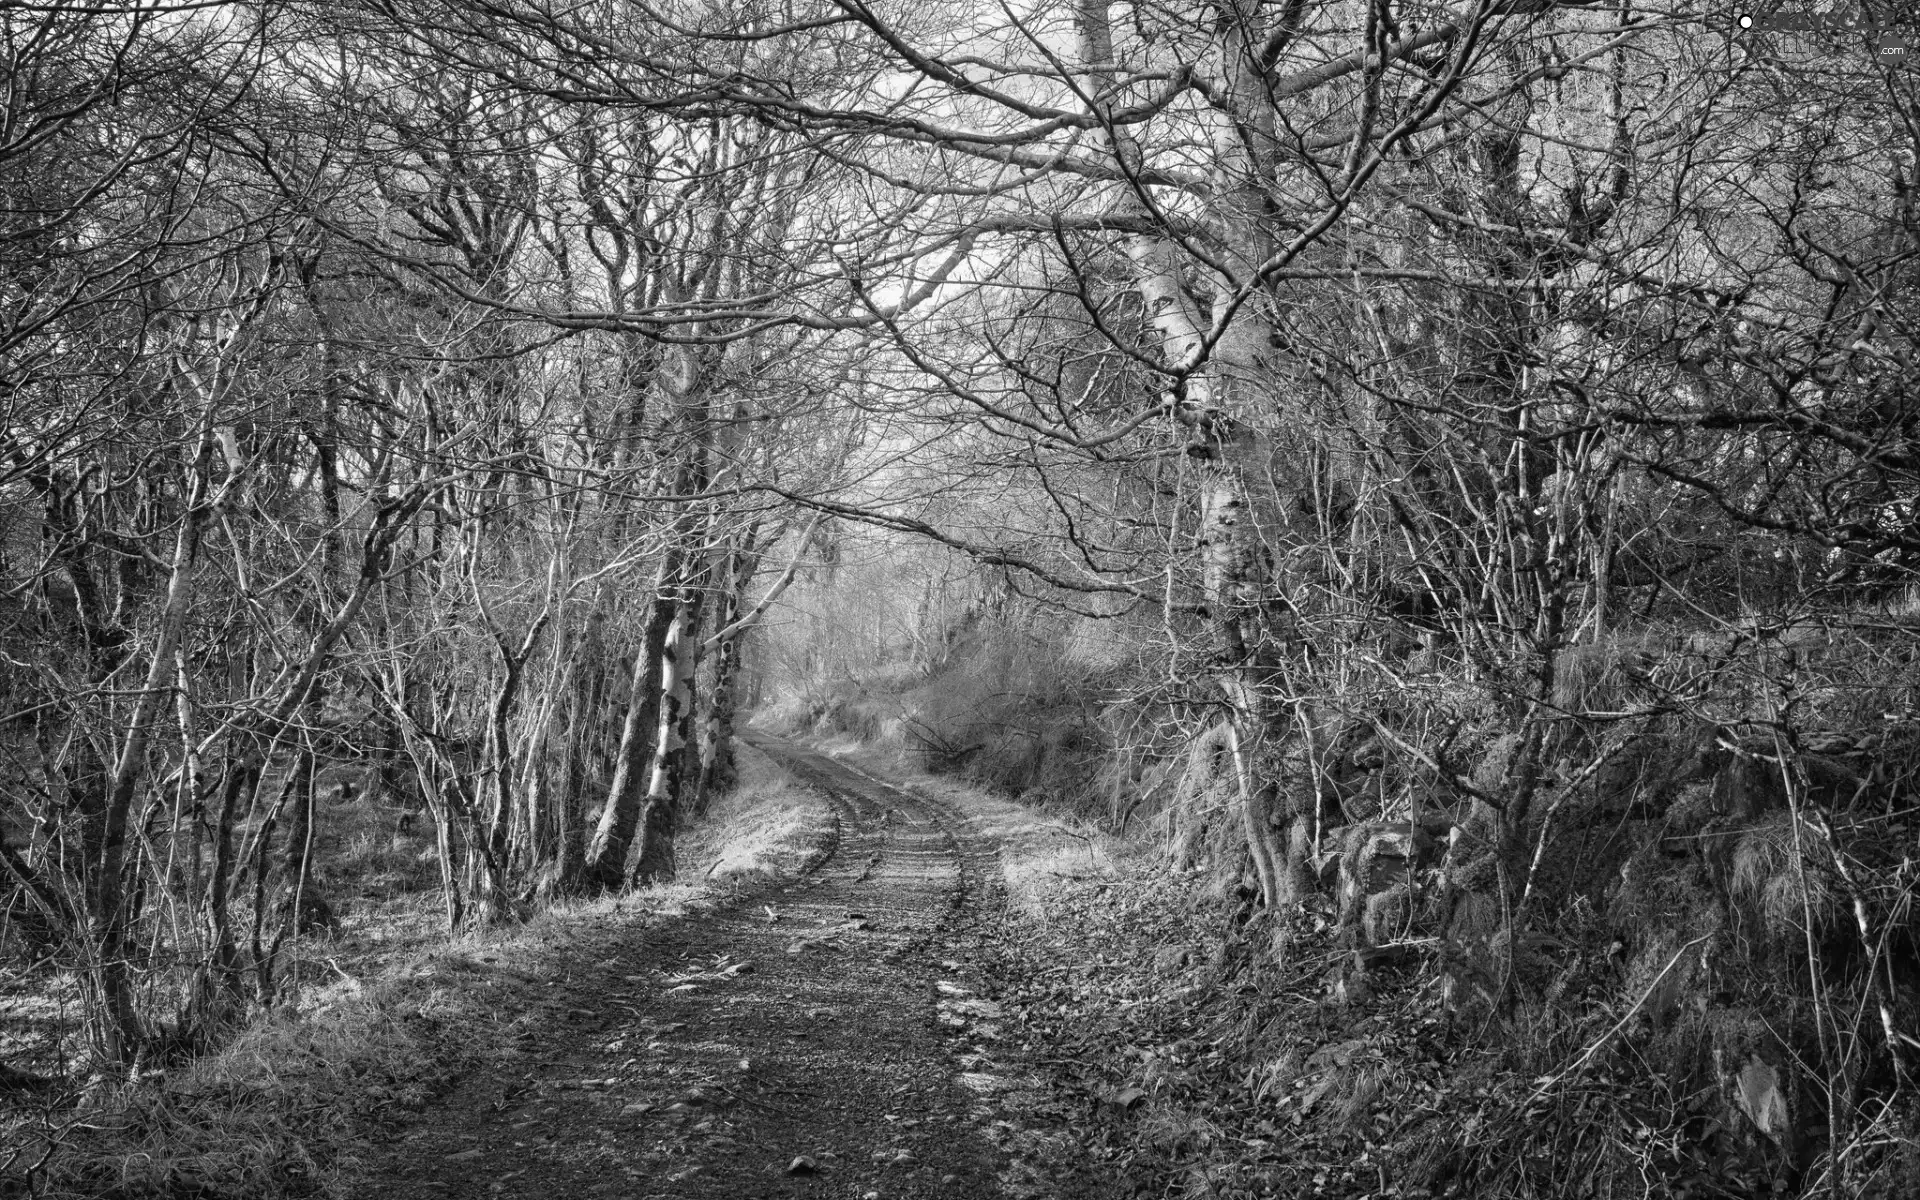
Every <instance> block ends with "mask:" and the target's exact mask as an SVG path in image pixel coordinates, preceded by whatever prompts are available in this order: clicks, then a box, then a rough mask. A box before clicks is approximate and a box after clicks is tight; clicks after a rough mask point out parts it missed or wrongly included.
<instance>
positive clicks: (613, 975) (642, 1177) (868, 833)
mask: <svg viewBox="0 0 1920 1200" xmlns="http://www.w3.org/2000/svg"><path fill="white" fill-rule="evenodd" d="M750 740H751V741H752V742H753V743H754V744H755V745H756V746H758V747H759V748H760V749H761V750H762V751H764V752H765V753H767V754H769V755H771V756H772V757H773V758H775V759H776V760H777V761H778V762H780V764H781V765H782V766H783V767H785V768H786V769H787V770H789V771H790V772H792V773H793V774H794V775H796V776H798V777H799V778H800V779H802V780H803V781H804V782H806V783H807V784H808V785H809V786H811V787H813V788H814V789H816V790H817V791H818V792H820V793H821V794H822V795H823V796H824V797H825V798H826V799H827V801H828V802H829V803H830V804H831V805H832V806H833V808H834V811H835V814H836V817H837V819H838V825H839V829H838V836H837V838H836V839H835V840H834V842H833V843H832V844H831V847H830V849H829V851H828V853H827V855H826V856H825V858H824V859H823V861H821V862H819V863H818V864H816V865H815V867H814V868H813V870H812V871H811V872H810V873H809V874H808V875H807V876H805V877H804V878H802V879H800V880H798V881H795V882H793V883H790V884H788V885H785V886H783V887H778V888H775V889H770V890H767V891H764V892H762V893H760V894H758V895H756V896H754V897H752V898H750V899H747V900H743V901H740V902H737V903H734V904H731V905H728V906H725V907H723V908H718V909H712V910H707V911H704V912H696V913H693V914H690V915H688V916H686V917H682V918H677V919H673V920H669V921H667V922H664V923H659V924H653V925H650V926H647V927H643V928H637V927H633V926H628V927H626V928H624V929H621V928H615V929H612V930H609V931H608V933H607V935H606V936H605V937H604V939H603V940H599V941H597V942H595V941H587V942H582V943H580V944H577V945H574V946H570V947H569V948H568V949H567V950H566V951H565V952H564V953H562V954H561V955H560V956H558V957H557V958H556V960H555V961H554V962H553V964H552V968H553V976H554V977H553V978H552V979H550V980H548V981H545V983H544V986H536V985H538V984H539V983H540V981H533V983H531V984H529V986H528V987H527V989H526V991H525V992H524V993H523V994H521V995H519V996H517V997H515V998H514V999H515V1000H516V1001H517V1002H520V1003H523V1004H525V1005H526V1006H527V1008H526V1011H525V1012H523V1013H521V1014H519V1020H518V1021H517V1022H516V1023H517V1024H519V1025H520V1026H521V1027H522V1028H521V1032H520V1033H519V1038H520V1040H521V1043H522V1044H521V1045H520V1046H519V1048H518V1049H517V1051H515V1052H513V1054H512V1057H511V1059H510V1061H506V1062H503V1063H501V1064H500V1067H499V1069H496V1070H489V1071H482V1072H475V1073H474V1074H473V1075H471V1076H469V1077H468V1078H467V1079H465V1080H464V1081H463V1082H462V1083H461V1084H459V1085H458V1086H457V1087H456V1088H455V1089H454V1091H453V1093H452V1094H451V1095H450V1096H449V1097H447V1098H445V1099H444V1100H442V1101H440V1102H438V1103H436V1104H435V1105H434V1106H433V1108H432V1109H430V1110H429V1111H428V1112H427V1113H426V1114H424V1115H423V1116H422V1117H421V1118H420V1119H418V1121H417V1122H416V1123H415V1125H414V1127H413V1128H412V1129H410V1130H406V1131H397V1132H396V1140H395V1141H393V1142H391V1143H389V1144H388V1145H387V1146H385V1147H383V1148H382V1151H381V1153H380V1154H379V1155H378V1157H377V1159H376V1161H373V1162H369V1163H368V1164H367V1165H368V1167H369V1168H371V1170H370V1171H369V1178H367V1179H366V1180H365V1183H364V1188H365V1190H364V1191H362V1192H361V1193H360V1194H363V1195H369V1196H371V1195H381V1196H396V1197H405V1198H409V1200H413V1198H425V1197H445V1198H449V1200H463V1198H468V1197H472V1198H476V1200H477V1198H481V1197H488V1198H491V1197H496V1196H498V1197H525V1198H527V1200H533V1198H536V1197H540V1198H544V1197H550V1196H553V1197H559V1196H608V1197H619V1198H626V1197H631V1198H633V1200H643V1198H645V1200H651V1198H656V1197H657V1198H659V1200H668V1198H673V1200H696V1198H699V1200H707V1198H716V1200H717V1198H720V1197H788V1196H807V1197H834V1198H840V1197H851V1198H863V1197H871V1196H878V1197H882V1198H887V1200H890V1198H893V1197H903V1198H906V1197H935V1196H939V1197H962V1196H964V1197H975V1196H994V1195H999V1194H1000V1189H999V1186H998V1183H997V1180H996V1172H997V1169H998V1167H999V1166H1000V1165H1001V1164H1000V1162H999V1159H998V1156H997V1155H996V1153H995V1151H994V1149H993V1146H992V1145H991V1144H990V1142H989V1140H988V1139H987V1137H986V1136H985V1130H984V1129H983V1128H982V1125H983V1122H984V1121H985V1119H986V1116H987V1111H986V1109H985V1107H984V1106H983V1105H982V1104H981V1103H979V1102H978V1100H979V1098H978V1097H977V1095H976V1094H975V1092H973V1091H970V1090H969V1089H968V1088H967V1087H965V1086H963V1085H962V1083H961V1080H960V1078H959V1074H958V1071H957V1067H956V1064H955V1062H954V1058H953V1054H954V1052H955V1051H956V1046H955V1044H954V1043H953V1041H952V1038H951V1036H950V1031H951V1030H952V1029H955V1028H972V1027H974V1025H975V1024H976V1023H984V1022H986V1021H988V1020H989V1019H990V1018H991V1016H992V1015H993V1013H992V1006H991V1005H990V1004H988V1003H986V1002H983V1001H979V1000H977V999H975V998H972V997H971V995H970V992H969V990H968V988H967V987H966V985H965V983H964V982H963V980H964V976H965V975H966V972H967V968H966V967H965V965H964V963H963V962H962V961H960V960H962V959H964V957H965V954H964V952H963V951H962V950H961V949H960V947H961V946H963V945H964V944H966V943H967V942H968V940H969V938H970V935H969V933H968V932H967V927H968V926H969V924H970V923H971V922H972V921H973V920H974V918H976V917H977V916H979V915H981V914H982V912H983V910H990V909H991V908H993V907H994V906H995V905H996V903H997V901H998V871H997V867H996V861H997V860H996V852H995V849H994V847H993V845H992V843H991V842H990V841H988V840H986V839H983V838H981V837H979V836H977V835H974V834H972V833H970V832H969V831H968V828H967V824H966V822H965V820H964V819H963V818H962V817H961V816H959V815H958V814H956V813H954V812H953V811H952V810H950V809H948V808H947V807H946V806H944V805H942V804H940V803H937V802H935V801H933V800H931V799H929V798H927V797H924V796H921V795H918V794H916V793H914V792H911V791H907V790H905V789H902V788H897V787H894V786H893V785H891V784H888V783H886V782H885V781H883V780H878V779H875V778H873V777H872V776H868V775H865V774H864V773H863V772H859V771H857V770H855V769H853V768H850V767H847V766H846V765H844V764H841V763H837V762H834V761H832V760H829V759H826V758H823V757H821V756H819V755H816V754H813V753H810V752H808V751H804V750H801V749H799V748H797V747H794V746H791V745H788V744H786V743H784V742H781V741H779V740H777V739H772V738H769V737H766V736H765V735H750ZM943 1021H944V1022H945V1026H946V1028H943V1025H942V1022H943ZM796 1160H802V1161H799V1162H796Z"/></svg>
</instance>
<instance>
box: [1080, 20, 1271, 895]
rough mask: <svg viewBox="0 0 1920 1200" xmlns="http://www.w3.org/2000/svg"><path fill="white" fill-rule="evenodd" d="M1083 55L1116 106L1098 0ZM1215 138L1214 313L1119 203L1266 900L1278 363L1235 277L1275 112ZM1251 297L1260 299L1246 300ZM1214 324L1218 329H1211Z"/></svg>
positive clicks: (1249, 258)
mask: <svg viewBox="0 0 1920 1200" xmlns="http://www.w3.org/2000/svg"><path fill="white" fill-rule="evenodd" d="M1080 20H1081V38H1082V43H1081V56H1082V62H1083V63H1084V64H1085V73H1086V77H1087V87H1088V92H1089V94H1090V95H1092V96H1093V97H1095V101H1096V108H1099V109H1101V110H1103V115H1105V113H1108V112H1111V110H1112V106H1114V105H1115V104H1116V103H1117V101H1118V97H1117V96H1116V94H1115V93H1116V88H1117V80H1116V76H1115V71H1114V68H1113V62H1114V58H1113V38H1112V33H1111V28H1110V25H1109V23H1108V22H1109V18H1108V12H1107V4H1106V3H1105V2H1104V0H1084V2H1083V3H1082V6H1081V10H1080ZM1250 20H1251V19H1250V18H1249V17H1247V16H1245V15H1243V14H1240V13H1238V12H1236V11H1233V10H1231V9H1229V10H1228V11H1227V12H1226V13H1225V14H1224V15H1223V19H1222V21H1221V23H1220V29H1221V33H1220V35H1219V39H1218V45H1219V48H1220V54H1221V57H1222V60H1223V61H1222V67H1223V71H1224V73H1225V75H1226V78H1227V80H1228V83H1229V91H1230V95H1231V96H1232V98H1233V101H1234V103H1235V105H1236V107H1237V108H1241V109H1243V110H1244V111H1245V112H1249V113H1256V114H1257V113H1258V112H1259V109H1260V106H1261V105H1262V104H1263V103H1265V101H1264V98H1263V97H1262V96H1260V95H1259V94H1258V91H1259V84H1260V72H1259V68H1258V64H1256V63H1253V62H1251V61H1250V60H1249V56H1250V55H1251V54H1252V53H1253V50H1252V46H1254V45H1257V44H1258V43H1257V42H1254V41H1252V40H1251V35H1252V30H1251V28H1250ZM1239 115H1240V114H1239V113H1235V114H1230V119H1229V124H1228V125H1227V126H1226V127H1225V128H1223V129H1222V130H1221V132H1220V134H1219V136H1218V138H1217V139H1216V149H1215V153H1216V168H1217V170H1216V178H1217V185H1216V197H1215V201H1214V204H1215V211H1214V212H1213V214H1212V215H1213V216H1214V218H1215V224H1216V226H1217V228H1218V230H1219V232H1221V233H1222V234H1223V235H1224V237H1225V240H1226V243H1227V245H1228V246H1229V252H1228V254H1227V255H1226V256H1225V258H1224V260H1223V266H1224V268H1225V269H1224V271H1223V272H1222V277H1221V278H1218V279H1216V280H1215V281H1214V292H1215V295H1216V297H1218V300H1217V305H1218V307H1217V308H1216V312H1215V314H1214V320H1213V321H1212V322H1209V321H1207V320H1206V319H1205V318H1203V316H1202V314H1201V312H1200V309H1199V306H1198V305H1197V304H1196V303H1195V302H1194V300H1193V299H1192V297H1191V296H1190V295H1189V294H1188V291H1187V288H1186V286H1185V283H1186V281H1185V279H1184V278H1183V272H1182V262H1181V257H1180V254H1179V252H1178V250H1177V249H1176V247H1175V246H1174V244H1173V243H1172V242H1171V241H1170V240H1169V239H1168V238H1166V237H1164V236H1161V235H1158V234H1156V233H1153V232H1150V231H1148V230H1150V228H1151V226H1152V224H1153V223H1154V220H1155V214H1154V212H1153V209H1152V207H1151V206H1150V205H1149V204H1148V203H1147V200H1146V197H1145V196H1144V195H1143V194H1142V191H1141V187H1142V186H1144V185H1135V186H1133V187H1130V188H1129V189H1128V190H1127V191H1125V192H1123V193H1122V195H1121V197H1120V199H1119V201H1118V203H1117V205H1116V207H1117V209H1118V210H1119V213H1120V215H1124V216H1127V217H1130V218H1133V223H1134V224H1135V226H1136V228H1139V229H1140V230H1141V231H1140V232H1135V233H1131V234H1129V235H1127V236H1126V238H1125V239H1124V241H1123V243H1122V248H1123V250H1124V252H1125V254H1126V256H1127V260H1128V262H1129V263H1130V264H1131V265H1132V267H1133V275H1134V286H1135V287H1136V288H1137V289H1138V291H1139V293H1140V299H1141V302H1142V304H1143V306H1144V309H1145V312H1146V317H1147V320H1148V322H1149V323H1150V325H1151V327H1152V329H1153V332H1154V334H1155V336H1156V339H1157V341H1158V344H1159V350H1160V355H1161V357H1162V359H1163V360H1164V363H1165V366H1166V368H1167V369H1168V371H1169V372H1170V373H1172V375H1173V377H1174V386H1173V390H1172V396H1171V398H1170V399H1171V403H1170V405H1169V408H1170V411H1171V414H1172V416H1173V418H1174V420H1175V421H1176V422H1177V423H1178V424H1179V425H1180V426H1181V427H1183V428H1184V429H1185V431H1186V434H1187V438H1188V441H1187V453H1188V455H1189V456H1191V457H1192V458H1193V459H1194V460H1196V462H1197V464H1198V467H1199V474H1200V510H1201V524H1200V550H1201V562H1202V590H1203V593H1204V596H1205V602H1206V612H1207V617H1208V620H1209V622H1210V625H1211V640H1212V642H1213V646H1212V658H1213V661H1214V663H1215V672H1214V673H1215V680H1216V682H1217V684H1218V685H1219V687H1220V689H1221V692H1222V693H1223V695H1224V697H1225V699H1226V702H1227V705H1228V708H1229V711H1230V714H1231V715H1230V718H1229V719H1230V722H1231V724H1232V727H1233V728H1232V733H1233V745H1234V746H1235V747H1236V749H1235V760H1236V765H1237V767H1238V770H1237V771H1236V774H1237V776H1238V780H1239V790H1240V805H1241V811H1242V817H1243V823H1244V827H1245V831H1246V836H1247V844H1248V849H1249V851H1250V852H1251V855H1252V858H1253V863H1254V871H1255V874H1256V876H1257V877H1258V880H1259V885H1260V893H1261V900H1262V902H1263V903H1264V904H1267V905H1274V904H1279V903H1282V902H1284V901H1285V900H1286V899H1288V898H1289V897H1288V894H1287V893H1288V892H1289V891H1290V889H1289V888H1288V887H1287V883H1286V880H1287V878H1288V877H1289V876H1290V875H1291V872H1283V870H1282V868H1281V861H1282V858H1283V852H1282V851H1281V850H1280V848H1279V845H1278V840H1277V838H1276V837H1275V835H1274V829H1273V819H1272V811H1271V808H1272V805H1271V797H1272V793H1273V788H1272V786H1271V784H1270V782H1269V781H1268V780H1267V779H1266V778H1265V776H1266V775H1267V773H1268V772H1267V767H1266V762H1267V758H1268V755H1267V753H1266V751H1267V749H1268V737H1269V733H1270V726H1271V723H1272V714H1271V712H1270V704H1269V702H1268V701H1267V699H1266V695H1265V690H1264V685H1265V684H1266V683H1267V682H1268V679H1267V675H1268V674H1269V671H1268V670H1267V669H1266V667H1265V666H1264V664H1263V662H1262V655H1263V651H1264V648H1265V640H1266V631H1265V629H1264V622H1265V609H1266V597H1265V590H1266V583H1267V580H1266V571H1265V564H1266V555H1265V550H1264V546H1263V542H1262V539H1261V536H1260V530H1259V528H1258V523H1257V521H1256V519H1255V509H1254V506H1253V503H1252V495H1253V489H1252V487H1251V480H1252V479H1253V478H1256V477H1258V475H1259V473H1260V472H1263V471H1264V470H1265V469H1266V467H1267V465H1268V464H1267V463H1265V462H1264V461H1263V458H1264V457H1265V456H1264V455H1263V453H1262V451H1263V447H1262V446H1261V445H1260V444H1259V441H1258V439H1256V438H1255V437H1254V436H1253V435H1252V432H1251V430H1250V428H1249V426H1248V424H1247V423H1246V422H1245V421H1244V420H1242V419H1240V418H1238V417H1237V416H1236V415H1235V412H1234V410H1235V409H1238V410H1240V411H1242V412H1258V411H1259V410H1260V409H1261V408H1262V407H1265V403H1264V402H1268V401H1270V400H1271V395H1270V380H1271V378H1272V373H1271V371H1270V369H1269V365H1268V364H1267V363H1266V362H1265V355H1266V352H1265V348H1264V346H1263V344H1262V343H1263V342H1264V340H1265V339H1264V336H1263V335H1262V333H1261V330H1260V324H1261V322H1260V321H1259V320H1258V319H1257V314H1258V309H1257V307H1254V306H1252V305H1250V304H1248V303H1241V304H1238V305H1237V306H1236V305H1234V303H1233V302H1234V301H1235V299H1236V298H1237V293H1238V288H1239V285H1241V284H1243V283H1246V282H1247V281H1249V280H1250V279H1251V277H1252V275H1253V271H1254V269H1255V264H1258V263H1259V262H1262V261H1264V260H1265V258H1266V257H1267V256H1268V254H1269V253H1270V252H1271V246H1270V242H1269V240H1268V239H1267V235H1266V233H1265V229H1264V219H1263V218H1264V206H1265V196H1264V194H1263V193H1262V191H1261V189H1260V187H1259V184H1258V175H1257V171H1256V169H1255V167H1254V164H1253V162H1252V155H1253V154H1255V153H1256V152H1257V151H1256V150H1255V149H1252V147H1257V145H1258V141H1259V137H1260V132H1261V130H1262V129H1266V130H1267V131H1268V136H1269V137H1270V136H1271V132H1270V131H1271V125H1272V117H1271V114H1270V113H1268V114H1267V115H1266V116H1265V117H1260V116H1255V117H1254V118H1252V119H1248V120H1239V121H1234V120H1232V119H1231V118H1232V117H1237V116H1239ZM1106 130H1107V138H1108V142H1109V145H1110V150H1111V152H1112V154H1113V156H1114V157H1115V159H1116V160H1117V161H1118V162H1119V163H1120V164H1121V165H1122V166H1124V167H1126V168H1127V169H1128V170H1130V171H1132V170H1137V169H1138V167H1139V166H1140V165H1141V163H1142V161H1143V154H1142V151H1141V148H1140V147H1139V145H1138V144H1137V143H1136V142H1135V141H1134V139H1133V138H1132V136H1131V135H1130V134H1129V133H1128V132H1127V131H1126V130H1125V129H1124V128H1122V127H1120V126H1117V125H1114V124H1111V123H1108V124H1107V125H1106ZM1250 308H1253V311H1249V309H1250ZM1210 325H1213V326H1217V327H1218V336H1216V337H1214V338H1213V341H1212V344H1211V345H1210V344H1209V337H1210V335H1211V334H1213V333H1214V332H1215V331H1214V329H1211V328H1210V327H1209V326H1210Z"/></svg>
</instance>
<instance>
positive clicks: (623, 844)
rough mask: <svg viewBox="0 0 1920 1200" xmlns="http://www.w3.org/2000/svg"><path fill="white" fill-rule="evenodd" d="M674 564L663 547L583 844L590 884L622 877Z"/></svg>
mask: <svg viewBox="0 0 1920 1200" xmlns="http://www.w3.org/2000/svg"><path fill="white" fill-rule="evenodd" d="M678 569H679V562H678V555H677V554H675V553H673V552H669V553H668V554H667V556H666V557H665V558H664V559H662V560H661V563H660V570H659V573H658V575H657V576H656V577H655V581H654V599H653V606H652V608H651V610H650V611H649V612H648V614H647V627H646V631H645V633H644V635H643V636H642V638H641V644H640V646H639V647H637V648H636V649H635V651H634V663H633V677H632V682H631V685H630V686H629V688H628V690H627V717H626V721H625V722H624V723H623V724H622V726H621V728H620V749H619V751H618V754H617V757H616V758H615V761H614V768H613V782H612V784H610V785H609V786H608V788H607V802H606V805H605V806H604V807H603V808H602V809H601V810H600V820H599V822H598V824H597V825H596V826H595V828H594V831H593V840H592V841H591V842H590V843H589V844H588V846H587V862H586V869H585V871H584V873H583V879H584V881H585V883H586V884H587V886H588V887H590V888H592V889H595V890H606V889H609V888H617V887H619V886H620V885H621V883H622V882H623V881H624V880H625V878H626V869H627V852H628V851H629V850H630V849H631V848H632V846H633V839H634V834H635V833H636V831H637V828H638V825H639V819H640V810H641V805H642V802H643V801H644V799H645V794H644V792H643V788H644V786H645V779H646V771H647V769H648V767H649V766H650V765H651V764H652V762H653V760H654V758H655V747H656V745H657V742H656V739H657V737H658V730H659V724H660V698H661V692H660V691H659V690H658V689H657V688H655V687H654V686H653V681H654V680H656V679H658V678H659V677H660V671H661V669H662V661H663V656H664V654H665V651H666V645H667V639H668V635H669V630H670V629H671V628H672V627H673V625H674V623H675V615H676V613H677V612H678V608H679V602H678V601H677V600H676V599H675V597H674V596H673V595H672V593H671V592H670V590H669V587H668V583H669V581H670V580H671V579H672V578H673V576H674V575H675V574H676V573H677V572H678Z"/></svg>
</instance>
